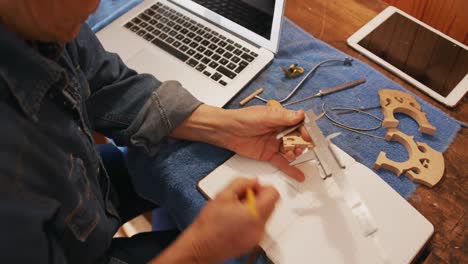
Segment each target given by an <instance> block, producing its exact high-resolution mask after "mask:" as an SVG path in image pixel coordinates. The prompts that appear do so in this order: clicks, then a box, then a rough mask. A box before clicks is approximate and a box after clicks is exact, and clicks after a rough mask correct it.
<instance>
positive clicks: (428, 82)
mask: <svg viewBox="0 0 468 264" xmlns="http://www.w3.org/2000/svg"><path fill="white" fill-rule="evenodd" d="M348 45H350V46H351V47H352V48H354V49H356V50H357V51H359V52H361V53H362V54H364V55H365V56H367V57H369V58H370V59H372V60H374V61H375V62H377V63H379V64H380V65H382V66H383V67H385V68H387V69H389V70H390V71H392V72H394V73H395V74H396V75H398V76H400V77H401V78H403V79H405V80H406V81H408V82H409V83H411V84H413V85H414V86H416V87H417V88H419V89H421V90H422V91H424V92H425V93H427V94H428V95H429V96H431V97H433V98H434V99H436V100H437V101H439V102H441V103H443V104H445V105H447V106H455V105H456V104H457V102H458V101H460V99H462V98H463V96H464V95H465V93H466V92H467V91H468V74H467V73H468V47H467V46H466V45H464V44H462V43H460V42H458V41H456V40H454V39H452V38H450V37H449V36H447V35H445V34H443V33H442V32H440V31H438V30H436V29H434V28H432V27H430V26H428V25H426V24H424V23H423V22H421V21H419V20H417V19H415V18H414V17H411V16H410V15H408V14H406V13H405V12H403V11H401V10H399V9H397V8H395V7H388V8H386V9H385V10H384V11H382V12H381V13H380V14H378V15H377V16H376V17H375V18H373V19H372V20H371V21H369V22H368V23H367V24H366V25H364V26H363V27H362V28H361V29H359V30H358V31H357V32H356V33H354V34H353V35H352V36H351V37H349V38H348Z"/></svg>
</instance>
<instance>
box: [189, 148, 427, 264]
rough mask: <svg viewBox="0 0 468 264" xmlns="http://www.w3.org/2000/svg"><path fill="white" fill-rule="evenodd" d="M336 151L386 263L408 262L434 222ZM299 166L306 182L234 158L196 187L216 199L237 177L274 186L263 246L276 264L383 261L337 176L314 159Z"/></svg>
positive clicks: (237, 157) (269, 167) (246, 159)
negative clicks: (368, 214)
mask: <svg viewBox="0 0 468 264" xmlns="http://www.w3.org/2000/svg"><path fill="white" fill-rule="evenodd" d="M336 149H337V153H338V155H339V156H340V159H341V160H342V161H343V163H344V164H345V165H346V169H345V175H346V177H349V181H350V182H351V185H352V186H351V187H352V188H355V190H356V191H357V192H358V193H359V195H360V196H361V198H362V200H363V202H364V203H365V204H366V205H367V207H368V208H369V210H370V211H371V214H372V216H373V218H374V220H375V222H376V224H377V227H378V230H377V233H376V237H377V239H378V240H379V244H380V247H381V249H382V250H383V252H384V253H385V254H384V255H385V260H386V262H385V263H392V264H393V263H395V264H396V263H409V262H410V261H411V260H412V259H413V258H414V257H415V256H416V254H417V253H418V252H419V251H420V249H421V248H422V247H423V246H424V244H425V243H426V242H427V240H428V239H429V238H430V237H431V235H432V233H433V226H432V224H431V223H430V222H429V221H428V220H427V219H426V218H424V216H422V215H421V214H420V213H419V212H418V211H416V209H414V208H413V207H412V206H411V205H410V204H409V203H408V202H407V201H406V200H405V199H403V198H402V197H401V196H400V195H399V194H398V193H397V192H395V191H394V190H393V189H392V188H391V187H390V186H389V185H388V184H387V183H385V182H384V181H383V180H382V179H380V177H379V176H378V175H377V174H375V173H374V172H373V171H372V170H370V169H369V168H367V167H365V166H364V165H362V164H360V163H358V162H356V161H355V160H354V159H353V158H352V157H350V156H349V155H348V154H346V153H345V152H343V151H342V150H340V149H338V148H336ZM298 168H300V169H301V170H302V171H303V172H304V174H305V175H306V180H305V182H303V183H298V182H295V181H294V180H291V179H289V178H287V177H286V176H285V174H283V173H282V172H280V171H279V170H278V169H276V168H275V167H273V166H272V165H270V164H269V163H268V162H261V161H255V160H251V159H248V158H244V157H241V156H239V155H235V156H233V157H232V158H231V159H229V160H228V161H226V162H225V163H224V164H222V165H221V166H219V167H218V168H216V169H215V170H214V171H213V172H211V173H210V174H209V175H208V176H206V177H205V178H203V179H202V180H201V181H200V182H199V183H198V188H199V189H200V190H201V191H202V192H203V193H204V194H205V195H207V196H208V197H214V196H215V195H216V194H217V193H218V192H219V191H220V190H222V189H223V188H224V187H225V186H226V185H227V184H229V183H230V182H231V181H232V180H233V179H234V178H235V177H237V176H243V177H255V176H256V177H258V178H259V181H260V183H263V184H270V185H273V186H275V187H276V189H277V190H278V191H279V192H280V195H281V198H280V200H279V202H278V204H277V206H276V208H275V211H274V212H273V214H272V216H271V218H270V219H269V221H268V223H267V227H266V235H265V237H264V238H263V239H262V241H261V243H260V246H261V247H262V248H263V250H264V251H265V253H266V255H267V257H268V258H269V259H270V260H271V261H272V262H273V263H276V264H289V263H291V264H300V263H333V264H334V263H346V264H350V263H359V264H362V263H372V264H375V263H382V254H381V253H379V250H378V248H377V247H376V244H375V243H374V241H373V239H372V238H369V237H367V238H366V237H364V236H363V235H362V232H361V230H360V228H359V226H358V223H357V222H356V219H354V217H353V215H352V214H351V210H350V208H349V207H347V205H346V204H345V202H344V201H343V199H342V196H341V191H340V190H339V189H338V187H337V186H336V184H335V183H334V180H333V177H331V178H327V179H326V180H323V179H322V178H321V177H320V175H318V173H323V172H322V171H321V169H319V167H318V166H317V161H315V160H311V161H308V162H305V163H302V164H299V165H298Z"/></svg>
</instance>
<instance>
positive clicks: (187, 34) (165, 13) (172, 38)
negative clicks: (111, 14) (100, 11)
mask: <svg viewBox="0 0 468 264" xmlns="http://www.w3.org/2000/svg"><path fill="white" fill-rule="evenodd" d="M123 26H124V27H125V28H127V29H129V30H130V31H132V32H134V33H135V34H137V35H139V36H140V37H142V38H143V39H145V40H146V41H149V42H151V43H153V44H154V45H155V46H157V47H159V48H161V49H162V50H164V51H166V52H168V53H170V54H172V55H173V56H174V57H176V58H178V59H179V60H181V61H183V62H185V63H186V64H188V65H189V66H191V67H194V68H195V69H196V70H197V71H199V72H201V73H203V74H204V75H206V76H207V77H209V78H211V79H213V80H214V81H216V82H218V83H219V84H220V85H222V86H226V85H227V84H228V82H229V81H228V79H226V77H227V78H229V79H233V78H235V77H236V76H237V74H239V73H240V72H241V71H242V70H243V69H245V68H246V67H247V65H248V64H249V63H250V62H252V61H253V60H254V59H255V57H257V56H258V55H257V54H256V53H255V52H253V51H251V50H249V49H247V48H245V47H243V46H242V45H240V44H239V43H236V42H235V41H234V40H232V39H228V38H226V37H225V36H223V35H221V34H219V33H218V32H216V31H214V30H211V29H210V28H209V27H208V26H205V25H203V24H202V23H199V22H197V21H195V20H193V19H190V18H189V17H187V16H185V15H182V14H181V13H179V12H177V11H175V10H173V9H171V8H169V7H168V6H165V5H164V4H162V3H159V2H158V3H156V4H154V5H152V6H151V7H150V8H148V9H146V10H144V11H143V12H141V13H140V14H138V15H137V16H136V17H134V18H133V19H132V20H131V21H128V22H127V23H126V24H124V25H123ZM241 58H242V59H241ZM224 76H225V77H224Z"/></svg>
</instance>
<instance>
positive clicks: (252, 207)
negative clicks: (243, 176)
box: [246, 188, 258, 218]
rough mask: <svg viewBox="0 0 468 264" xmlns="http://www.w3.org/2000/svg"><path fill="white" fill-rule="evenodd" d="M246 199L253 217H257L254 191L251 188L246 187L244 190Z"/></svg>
mask: <svg viewBox="0 0 468 264" xmlns="http://www.w3.org/2000/svg"><path fill="white" fill-rule="evenodd" d="M246 199H247V203H246V205H247V208H248V209H249V211H250V212H251V213H252V215H253V216H254V217H255V218H258V211H257V203H256V201H255V193H254V191H253V190H252V188H247V191H246Z"/></svg>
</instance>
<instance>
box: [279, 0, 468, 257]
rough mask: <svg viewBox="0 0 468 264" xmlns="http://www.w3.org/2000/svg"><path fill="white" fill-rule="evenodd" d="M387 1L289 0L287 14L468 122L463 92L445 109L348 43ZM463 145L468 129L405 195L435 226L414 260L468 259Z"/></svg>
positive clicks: (467, 172) (467, 142)
mask: <svg viewBox="0 0 468 264" xmlns="http://www.w3.org/2000/svg"><path fill="white" fill-rule="evenodd" d="M387 6H388V5H387V4H386V3H384V2H382V1H380V0H287V4H286V16H287V17H288V18H289V19H291V20H292V21H294V22H295V23H296V24H297V25H299V26H300V27H302V28H303V29H304V30H306V31H307V32H309V33H310V34H312V35H313V36H314V37H316V38H318V39H320V40H322V41H325V42H327V43H328V44H330V45H332V46H334V47H335V48H337V49H339V50H341V51H343V52H346V53H348V54H350V55H351V56H354V57H356V58H359V59H360V60H362V61H364V62H366V63H367V64H368V65H370V66H372V67H373V68H374V69H376V70H378V71H380V72H381V73H383V74H385V75H386V76H388V77H390V78H391V79H392V80H393V81H395V82H397V83H399V84H401V85H402V86H403V87H405V88H407V89H408V90H410V91H412V92H414V93H415V94H417V95H418V96H420V97H421V98H422V99H424V100H426V101H427V102H430V103H432V104H433V105H435V106H436V107H438V108H439V109H440V110H442V111H444V112H446V113H447V114H449V115H450V116H452V117H454V118H456V119H458V120H461V121H463V122H465V123H468V104H467V102H466V101H467V100H466V96H465V98H464V100H463V101H462V102H461V103H460V104H459V105H458V106H457V107H456V108H453V109H448V108H445V107H444V106H443V105H441V104H439V103H437V102H436V101H435V100H433V99H431V98H430V97H428V96H426V95H425V94H423V93H421V92H420V91H419V90H417V89H415V88H414V87H412V86H411V85H409V84H408V83H406V82H404V81H402V80H401V79H400V78H399V77H396V76H395V75H393V74H392V73H390V72H388V71H387V70H385V69H383V68H382V67H381V66H379V65H377V64H376V63H373V62H371V61H370V60H368V59H367V58H365V57H364V56H363V55H361V54H359V53H358V52H356V51H354V50H353V49H351V48H350V47H348V46H347V44H346V39H347V38H348V37H349V36H350V35H351V34H353V33H354V32H355V31H356V30H357V29H358V28H360V27H361V26H363V25H364V24H365V23H366V22H368V21H369V20H370V19H372V18H373V17H374V16H376V15H377V14H378V13H379V12H380V11H382V10H383V9H385V7H387ZM438 129H443V128H442V127H439V128H438ZM466 146H468V131H467V129H466V128H464V129H463V128H462V130H461V131H460V132H459V133H458V135H457V136H456V138H455V140H454V142H453V143H452V144H451V145H450V146H449V148H448V150H447V151H446V152H445V153H444V157H445V166H446V169H445V176H444V178H443V179H442V180H441V182H439V183H438V185H436V186H435V187H434V188H432V189H429V188H426V187H424V186H420V187H418V188H417V189H416V192H415V193H414V194H413V195H412V197H411V198H410V199H409V202H410V203H411V204H412V205H413V206H414V207H415V208H416V209H417V210H418V211H419V212H421V213H422V214H423V215H424V216H425V217H426V218H427V219H429V221H430V222H431V223H432V224H433V225H434V228H435V232H434V236H433V237H432V239H431V241H430V242H429V243H428V245H427V246H426V248H425V249H424V250H423V251H422V252H421V253H420V256H419V257H418V258H417V259H416V260H415V262H416V263H468V253H467V248H466V246H465V245H466V237H467V235H466V233H465V229H464V227H465V225H466V217H465V208H467V204H468V203H467V192H468V185H467V182H466V176H468V166H467V165H465V163H468V159H467V155H466V154H465V151H464V148H466Z"/></svg>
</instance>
